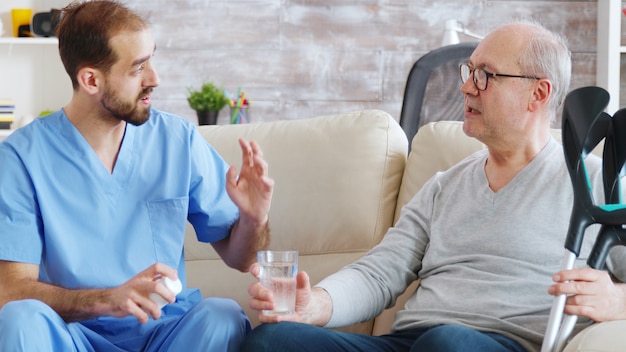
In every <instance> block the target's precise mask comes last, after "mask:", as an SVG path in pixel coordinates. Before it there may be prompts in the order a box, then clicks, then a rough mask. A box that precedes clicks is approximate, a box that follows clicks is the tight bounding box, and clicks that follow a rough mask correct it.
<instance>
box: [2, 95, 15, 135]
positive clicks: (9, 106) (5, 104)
mask: <svg viewBox="0 0 626 352" xmlns="http://www.w3.org/2000/svg"><path fill="white" fill-rule="evenodd" d="M13 111H15V104H13V100H11V99H0V129H3V130H8V129H10V128H11V124H12V123H13V121H14V120H15V116H14V115H13Z"/></svg>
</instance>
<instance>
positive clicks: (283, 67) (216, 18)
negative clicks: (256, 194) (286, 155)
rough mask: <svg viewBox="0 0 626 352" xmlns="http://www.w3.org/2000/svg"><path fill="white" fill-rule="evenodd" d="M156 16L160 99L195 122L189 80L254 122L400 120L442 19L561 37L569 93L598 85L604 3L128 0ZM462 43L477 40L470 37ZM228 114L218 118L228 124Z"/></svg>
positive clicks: (479, 29)
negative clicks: (567, 58) (414, 70)
mask: <svg viewBox="0 0 626 352" xmlns="http://www.w3.org/2000/svg"><path fill="white" fill-rule="evenodd" d="M126 3H127V4H128V5H129V6H130V7H132V8H134V9H136V10H137V11H138V12H140V13H142V14H144V15H146V16H147V17H148V19H149V20H150V22H151V24H152V28H153V32H154V36H155V40H156V43H157V53H156V56H155V58H154V63H155V65H156V69H157V72H158V73H159V76H160V79H161V84H160V87H159V88H157V89H156V90H155V93H154V96H153V98H154V100H153V101H154V106H155V107H158V108H161V109H163V110H167V111H170V112H173V113H177V114H179V115H182V116H184V117H185V118H187V119H189V120H191V121H196V117H195V112H194V111H193V110H192V109H191V108H189V106H188V105H187V102H186V94H187V88H188V87H194V88H197V87H199V86H200V85H201V84H202V82H203V81H205V80H211V81H213V82H215V83H217V84H218V85H221V86H223V87H225V88H226V89H228V90H229V91H230V92H232V93H233V94H234V93H235V92H236V91H237V89H238V87H241V88H242V89H243V90H245V92H246V94H247V97H249V98H250V99H252V101H253V102H252V108H251V109H252V110H251V115H252V119H253V121H256V122H260V121H273V120H285V119H298V118H306V117H314V116H319V115H323V114H333V113H336V112H345V111H352V110H360V109H365V108H368V109H381V110H384V111H387V112H389V113H390V114H391V115H392V116H394V117H395V118H396V119H399V115H400V110H401V107H402V97H403V92H404V85H405V81H406V77H407V75H408V73H409V70H410V68H411V66H412V65H413V63H414V62H415V61H416V60H417V59H418V58H419V57H420V56H422V55H423V54H425V53H426V52H428V51H430V50H432V49H435V48H437V47H439V46H440V42H441V39H442V36H443V30H444V22H445V20H447V19H457V20H458V21H460V22H462V23H464V24H465V26H466V27H467V28H468V29H469V30H470V31H472V32H474V33H481V34H487V33H488V32H490V31H491V30H493V29H494V28H496V27H498V26H500V25H502V24H505V23H507V22H511V21H514V20H518V19H533V20H537V21H539V22H541V23H543V24H544V25H545V26H547V27H548V28H550V29H552V30H554V31H557V32H559V33H562V34H563V35H564V36H566V38H567V39H568V41H569V44H570V49H571V50H572V53H573V61H574V63H573V77H572V85H571V87H570V88H571V89H573V88H576V87H580V86H585V85H593V84H595V71H596V29H597V27H596V25H597V23H596V22H597V3H596V1H488V0H446V1H430V0H360V1H354V0H326V1H324V0H224V1H212V0H127V1H126ZM461 39H462V40H472V39H471V38H468V37H466V38H463V36H461ZM227 115H228V109H224V110H223V111H222V113H221V114H220V119H219V123H228V117H227Z"/></svg>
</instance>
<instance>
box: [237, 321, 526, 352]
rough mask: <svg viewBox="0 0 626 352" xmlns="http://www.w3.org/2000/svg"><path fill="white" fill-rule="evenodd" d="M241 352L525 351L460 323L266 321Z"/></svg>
mask: <svg viewBox="0 0 626 352" xmlns="http://www.w3.org/2000/svg"><path fill="white" fill-rule="evenodd" d="M240 351H241V352H266V351H267V352H269V351H272V352H275V351H281V352H290V351H298V352H305V351H311V352H313V351H314V352H326V351H328V352H330V351H332V352H341V351H345V352H356V351H362V352H383V351H388V352H400V351H408V352H431V351H437V352H476V351H480V352H525V351H526V350H525V349H524V348H523V347H522V346H521V345H520V344H519V343H517V342H516V341H514V340H511V339H509V338H507V337H504V336H502V335H499V334H495V333H487V332H480V331H476V330H473V329H470V328H466V327H463V326H457V325H437V326H433V327H430V328H426V329H412V330H406V331H400V332H396V333H393V334H389V335H383V336H369V335H364V334H357V333H351V332H340V331H335V330H330V329H325V328H320V327H317V326H311V325H306V324H301V323H290V322H282V323H277V324H263V325H260V326H258V327H257V328H255V329H254V330H252V332H251V333H250V334H248V336H247V337H246V339H245V340H244V343H243V345H242V348H241V350H240Z"/></svg>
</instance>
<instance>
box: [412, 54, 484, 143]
mask: <svg viewBox="0 0 626 352" xmlns="http://www.w3.org/2000/svg"><path fill="white" fill-rule="evenodd" d="M477 45H478V43H477V42H468V43H460V44H453V45H447V46H443V47H441V48H438V49H435V50H433V51H430V52H428V53H427V54H426V55H424V56H422V57H421V58H419V59H418V60H417V61H416V62H415V64H413V67H412V68H411V71H410V73H409V77H408V79H407V82H406V87H405V89H404V100H403V101H402V111H401V112H400V126H401V127H402V129H403V130H404V132H405V133H406V136H407V138H408V139H409V150H411V142H412V141H413V136H415V133H417V130H418V129H419V128H420V127H421V126H422V125H425V124H427V123H429V122H432V121H441V120H457V121H458V120H463V95H462V94H461V92H460V91H459V89H460V88H461V79H460V78H459V65H460V64H462V63H465V62H467V59H468V58H469V57H470V55H472V52H474V49H475V48H476V46H477Z"/></svg>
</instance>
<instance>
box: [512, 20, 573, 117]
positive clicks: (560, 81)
mask: <svg viewBox="0 0 626 352" xmlns="http://www.w3.org/2000/svg"><path fill="white" fill-rule="evenodd" d="M520 24H522V25H526V26H527V28H528V29H529V30H530V33H529V34H530V37H529V42H528V47H527V48H526V50H525V51H524V52H523V53H522V55H521V56H520V61H519V65H520V67H521V68H522V69H523V70H524V73H525V74H528V75H533V76H537V77H541V78H547V79H549V80H550V82H552V86H553V89H554V91H553V94H552V95H551V97H550V101H549V102H548V112H549V113H550V114H551V115H552V116H551V121H553V122H554V121H555V119H556V113H557V111H558V110H559V108H560V107H561V104H562V103H563V101H564V100H565V96H566V95H567V92H568V91H569V85H570V80H571V78H572V55H571V52H570V50H569V48H568V47H567V40H566V39H565V37H563V36H562V35H560V34H558V33H555V32H552V31H550V30H548V29H546V28H545V27H544V26H542V25H541V24H539V23H537V22H530V21H528V22H520Z"/></svg>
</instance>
